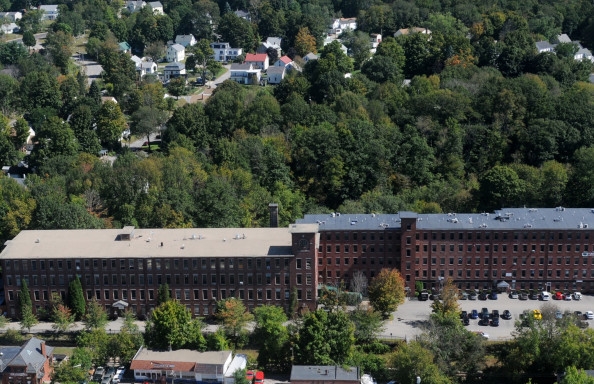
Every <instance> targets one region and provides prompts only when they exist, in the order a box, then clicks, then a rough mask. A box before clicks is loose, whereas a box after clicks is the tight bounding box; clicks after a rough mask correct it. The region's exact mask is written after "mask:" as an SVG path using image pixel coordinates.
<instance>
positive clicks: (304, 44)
mask: <svg viewBox="0 0 594 384" xmlns="http://www.w3.org/2000/svg"><path fill="white" fill-rule="evenodd" d="M295 49H296V50H297V54H298V55H299V56H305V55H307V54H308V53H309V52H313V53H317V52H318V50H317V48H316V38H315V37H314V36H312V35H311V33H310V32H309V28H307V27H301V28H299V31H298V32H297V36H295Z"/></svg>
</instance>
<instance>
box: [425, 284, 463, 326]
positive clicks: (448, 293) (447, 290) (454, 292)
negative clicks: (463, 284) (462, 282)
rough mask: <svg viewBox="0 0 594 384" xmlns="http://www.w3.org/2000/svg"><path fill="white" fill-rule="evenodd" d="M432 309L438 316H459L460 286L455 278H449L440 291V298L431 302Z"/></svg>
mask: <svg viewBox="0 0 594 384" xmlns="http://www.w3.org/2000/svg"><path fill="white" fill-rule="evenodd" d="M431 310H432V312H433V313H435V314H437V315H438V316H442V317H443V316H457V315H458V313H459V312H460V304H459V303H458V287H457V286H456V284H455V283H454V280H452V279H450V278H448V279H447V280H446V282H445V284H444V286H443V288H442V290H441V292H440V295H439V300H434V301H433V303H431Z"/></svg>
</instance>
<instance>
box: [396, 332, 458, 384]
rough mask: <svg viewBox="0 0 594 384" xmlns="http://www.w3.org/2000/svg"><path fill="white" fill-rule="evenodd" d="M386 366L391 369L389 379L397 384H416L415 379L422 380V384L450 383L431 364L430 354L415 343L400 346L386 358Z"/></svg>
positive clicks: (431, 356) (435, 366)
mask: <svg viewBox="0 0 594 384" xmlns="http://www.w3.org/2000/svg"><path fill="white" fill-rule="evenodd" d="M388 366H389V367H390V368H392V370H391V371H390V378H391V379H394V380H397V381H398V382H399V383H416V380H417V379H416V378H417V377H421V378H422V383H423V384H425V383H428V384H450V383H452V381H451V380H450V379H449V378H448V377H447V376H445V375H444V374H443V373H441V371H440V370H439V367H438V366H437V365H436V364H435V363H434V362H433V355H432V354H431V352H430V351H429V350H427V349H425V348H423V347H422V346H421V344H419V343H417V342H416V341H413V342H411V343H402V344H400V346H399V347H398V349H397V350H396V352H394V353H393V354H391V355H390V356H389V357H388Z"/></svg>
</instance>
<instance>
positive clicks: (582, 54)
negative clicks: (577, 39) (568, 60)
mask: <svg viewBox="0 0 594 384" xmlns="http://www.w3.org/2000/svg"><path fill="white" fill-rule="evenodd" d="M573 58H574V59H575V60H580V61H581V60H590V61H591V62H593V63H594V57H593V56H592V52H590V50H589V49H588V48H584V47H582V46H581V44H579V49H578V51H577V52H576V53H575V55H574V56H573Z"/></svg>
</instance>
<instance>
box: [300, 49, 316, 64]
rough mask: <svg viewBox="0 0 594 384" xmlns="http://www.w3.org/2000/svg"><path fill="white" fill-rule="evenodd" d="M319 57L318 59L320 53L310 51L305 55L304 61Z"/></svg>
mask: <svg viewBox="0 0 594 384" xmlns="http://www.w3.org/2000/svg"><path fill="white" fill-rule="evenodd" d="M317 59H318V55H316V54H315V53H313V52H310V53H308V54H307V55H305V56H303V61H305V62H306V63H308V62H309V61H310V60H317Z"/></svg>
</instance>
